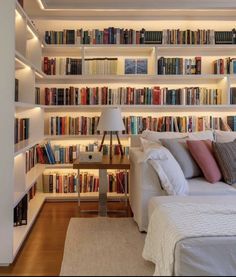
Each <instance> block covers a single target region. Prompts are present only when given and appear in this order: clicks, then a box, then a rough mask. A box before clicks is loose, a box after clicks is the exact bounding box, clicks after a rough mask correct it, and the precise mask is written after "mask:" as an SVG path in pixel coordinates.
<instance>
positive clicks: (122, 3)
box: [31, 0, 236, 10]
mask: <svg viewBox="0 0 236 277" xmlns="http://www.w3.org/2000/svg"><path fill="white" fill-rule="evenodd" d="M31 1H32V0H31ZM41 2H42V4H43V5H44V7H45V9H64V10H67V9H80V10H81V9H88V10H90V9H93V10H94V9H103V10H104V9H105V10H107V9H118V10H120V9H130V10H137V9H144V10H146V9H149V10H151V9H183V8H185V9H208V8H210V9H219V8H221V9H222V8H236V3H235V2H236V1H235V0H210V1H209V0H208V1H207V0H197V1H196V0H118V1H117V0H41Z"/></svg>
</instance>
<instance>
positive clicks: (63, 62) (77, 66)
mask: <svg viewBox="0 0 236 277" xmlns="http://www.w3.org/2000/svg"><path fill="white" fill-rule="evenodd" d="M43 72H44V73H45V74H47V75H81V74H82V59H78V58H49V57H44V60H43Z"/></svg>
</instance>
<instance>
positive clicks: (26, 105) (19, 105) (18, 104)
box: [15, 102, 45, 113]
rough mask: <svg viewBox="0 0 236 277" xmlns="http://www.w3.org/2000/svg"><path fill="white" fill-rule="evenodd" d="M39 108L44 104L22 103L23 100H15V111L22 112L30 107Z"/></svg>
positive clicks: (42, 107) (43, 106)
mask: <svg viewBox="0 0 236 277" xmlns="http://www.w3.org/2000/svg"><path fill="white" fill-rule="evenodd" d="M35 108H41V109H44V108H45V105H38V104H31V103H24V102H15V110H16V112H19V113H20V112H23V111H26V110H30V109H35Z"/></svg>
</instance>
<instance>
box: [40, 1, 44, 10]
mask: <svg viewBox="0 0 236 277" xmlns="http://www.w3.org/2000/svg"><path fill="white" fill-rule="evenodd" d="M38 3H39V6H40V9H42V10H45V7H44V5H43V2H42V1H41V0H38Z"/></svg>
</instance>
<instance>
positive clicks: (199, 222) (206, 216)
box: [143, 203, 236, 276]
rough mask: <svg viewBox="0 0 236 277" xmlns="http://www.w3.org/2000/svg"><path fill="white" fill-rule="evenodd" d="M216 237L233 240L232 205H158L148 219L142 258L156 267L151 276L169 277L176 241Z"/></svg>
mask: <svg viewBox="0 0 236 277" xmlns="http://www.w3.org/2000/svg"><path fill="white" fill-rule="evenodd" d="M220 236H224V237H225V236H236V204H235V205H233V204H225V205H222V204H200V205H199V204H197V203H167V204H160V205H158V206H157V208H156V209H155V211H154V212H153V214H152V216H151V219H150V223H149V227H148V233H147V237H146V241H145V246H144V250H143V258H144V259H146V260H149V261H151V262H153V263H155V264H156V269H155V273H154V275H156V276H173V275H174V253H175V246H176V244H177V243H178V242H179V241H181V240H184V239H186V238H197V237H220Z"/></svg>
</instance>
